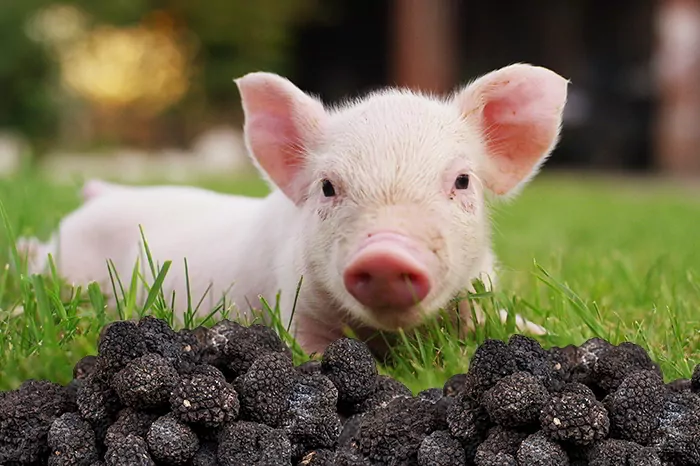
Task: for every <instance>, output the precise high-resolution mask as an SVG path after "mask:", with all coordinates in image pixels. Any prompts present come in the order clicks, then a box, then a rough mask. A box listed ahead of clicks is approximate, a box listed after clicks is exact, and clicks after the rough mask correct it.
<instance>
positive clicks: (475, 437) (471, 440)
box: [443, 392, 491, 461]
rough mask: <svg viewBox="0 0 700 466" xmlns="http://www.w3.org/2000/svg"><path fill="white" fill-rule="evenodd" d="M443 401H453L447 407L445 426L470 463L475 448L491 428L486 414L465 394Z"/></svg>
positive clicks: (484, 410)
mask: <svg viewBox="0 0 700 466" xmlns="http://www.w3.org/2000/svg"><path fill="white" fill-rule="evenodd" d="M443 399H444V400H454V401H453V402H452V403H450V404H449V405H448V406H447V413H446V422H447V426H448V429H449V432H450V434H451V435H452V436H453V437H455V438H456V439H458V440H459V441H460V442H461V443H462V446H463V447H464V449H465V452H466V455H467V460H469V461H471V460H473V459H474V454H475V453H476V448H477V447H478V446H479V444H480V443H481V442H482V441H483V440H484V439H485V438H486V433H487V431H488V429H489V427H490V426H491V420H490V419H489V416H488V413H487V412H486V409H485V408H484V407H483V406H482V405H480V404H479V403H478V402H477V401H476V400H474V399H473V398H471V396H469V395H468V394H467V393H466V392H462V393H460V394H459V395H457V396H456V397H454V398H453V397H445V398H443Z"/></svg>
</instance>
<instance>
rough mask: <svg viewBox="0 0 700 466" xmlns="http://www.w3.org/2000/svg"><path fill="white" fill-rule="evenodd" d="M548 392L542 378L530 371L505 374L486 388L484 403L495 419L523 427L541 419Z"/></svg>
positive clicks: (495, 420) (505, 423) (507, 424)
mask: <svg viewBox="0 0 700 466" xmlns="http://www.w3.org/2000/svg"><path fill="white" fill-rule="evenodd" d="M548 398H549V392H547V389H546V388H545V387H544V385H542V383H541V382H540V379H538V378H537V377H535V376H534V375H532V374H530V373H528V372H516V373H514V374H512V375H509V376H507V377H504V378H502V379H501V380H499V381H498V382H497V383H496V385H494V386H493V387H492V388H490V389H489V390H487V391H486V393H484V397H483V404H484V406H485V408H486V412H487V413H488V414H489V417H490V418H491V420H493V421H494V422H496V423H498V424H500V425H502V426H505V427H523V426H527V425H530V424H533V423H536V422H537V421H539V414H540V411H541V409H542V406H544V404H545V402H546V401H547V399H548Z"/></svg>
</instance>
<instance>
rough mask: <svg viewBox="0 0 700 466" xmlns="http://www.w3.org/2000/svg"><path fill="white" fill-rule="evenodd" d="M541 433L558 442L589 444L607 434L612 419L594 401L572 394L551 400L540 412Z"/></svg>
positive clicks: (602, 407)
mask: <svg viewBox="0 0 700 466" xmlns="http://www.w3.org/2000/svg"><path fill="white" fill-rule="evenodd" d="M540 424H541V426H542V430H543V431H544V432H545V433H546V434H547V436H549V438H551V439H552V440H556V441H563V442H569V443H572V444H575V445H579V446H581V445H590V444H591V443H593V442H595V441H598V440H601V439H603V438H605V437H606V436H607V435H608V432H609V430H610V419H609V418H608V413H607V411H606V410H605V407H604V406H603V404H602V403H601V402H599V401H597V400H596V399H595V398H593V397H590V396H586V395H582V394H579V393H573V392H563V393H561V394H559V395H556V396H553V397H551V398H550V399H549V400H548V401H547V403H546V404H545V405H544V407H543V408H542V412H541V413H540Z"/></svg>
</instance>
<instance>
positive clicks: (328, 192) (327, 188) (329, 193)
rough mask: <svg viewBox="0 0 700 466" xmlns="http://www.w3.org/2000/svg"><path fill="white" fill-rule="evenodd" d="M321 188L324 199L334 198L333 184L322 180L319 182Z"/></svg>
mask: <svg viewBox="0 0 700 466" xmlns="http://www.w3.org/2000/svg"><path fill="white" fill-rule="evenodd" d="M321 187H322V188H323V195H324V196H326V197H333V196H335V188H334V187H333V183H331V182H330V181H328V180H323V181H321Z"/></svg>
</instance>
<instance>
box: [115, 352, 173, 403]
mask: <svg viewBox="0 0 700 466" xmlns="http://www.w3.org/2000/svg"><path fill="white" fill-rule="evenodd" d="M178 380H179V375H178V373H177V371H176V370H175V368H174V367H173V366H172V365H171V364H170V363H169V362H168V360H166V359H165V358H164V357H163V356H161V355H159V354H156V353H148V354H145V355H143V356H141V357H140V358H137V359H134V360H133V361H130V362H129V363H128V364H127V365H126V367H125V368H124V369H122V370H121V371H119V372H118V373H117V374H116V375H115V376H114V378H113V379H112V386H113V387H114V389H115V391H116V392H117V395H119V399H120V400H121V402H122V403H123V404H124V405H126V406H131V407H132V408H136V409H141V410H147V409H155V408H160V407H163V406H165V405H167V403H168V399H169V398H170V393H171V392H172V390H173V388H174V387H175V384H177V382H178Z"/></svg>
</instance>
